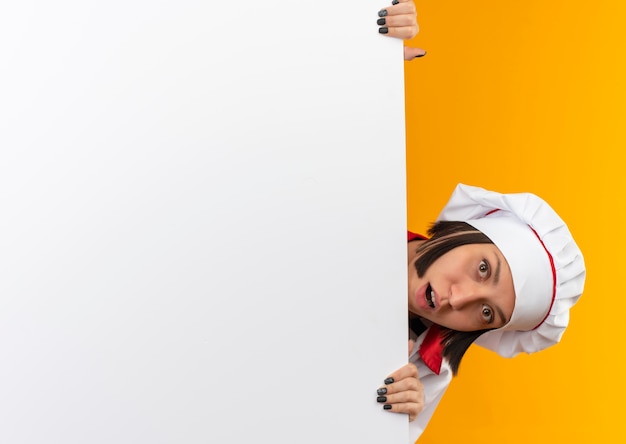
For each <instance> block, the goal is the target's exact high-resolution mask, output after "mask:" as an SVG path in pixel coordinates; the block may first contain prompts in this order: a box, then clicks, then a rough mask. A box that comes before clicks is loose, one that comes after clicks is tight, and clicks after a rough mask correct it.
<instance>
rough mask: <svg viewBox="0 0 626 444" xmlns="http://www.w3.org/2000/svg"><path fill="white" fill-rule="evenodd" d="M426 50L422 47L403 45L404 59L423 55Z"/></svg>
mask: <svg viewBox="0 0 626 444" xmlns="http://www.w3.org/2000/svg"><path fill="white" fill-rule="evenodd" d="M425 55H426V51H425V50H424V49H422V48H411V47H410V46H405V47H404V60H407V61H409V60H413V59H417V58H419V57H424V56H425Z"/></svg>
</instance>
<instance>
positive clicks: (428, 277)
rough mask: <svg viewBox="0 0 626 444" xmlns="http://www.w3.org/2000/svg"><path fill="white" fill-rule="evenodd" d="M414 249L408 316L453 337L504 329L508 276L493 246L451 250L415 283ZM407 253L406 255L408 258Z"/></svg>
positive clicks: (511, 293) (511, 296) (509, 301)
mask: <svg viewBox="0 0 626 444" xmlns="http://www.w3.org/2000/svg"><path fill="white" fill-rule="evenodd" d="M411 244H416V243H414V242H410V243H409V244H408V245H409V311H410V312H412V313H414V314H416V315H418V316H421V317H422V318H425V319H428V320H429V321H432V322H434V323H436V324H439V325H442V326H444V327H448V328H451V329H453V330H459V331H475V330H483V329H488V328H499V327H502V326H504V325H505V324H506V323H507V322H508V321H509V319H511V315H512V313H513V307H514V306H515V290H514V287H513V278H512V276H511V270H510V268H509V265H508V263H507V262H506V260H505V258H504V256H503V255H502V253H501V252H500V250H499V249H498V247H496V246H495V245H494V244H470V245H463V246H460V247H456V248H454V249H452V250H450V251H449V252H447V253H445V254H444V255H442V256H441V257H439V258H438V259H437V260H436V261H435V262H433V263H432V264H431V266H430V267H429V268H428V269H427V270H426V273H425V274H424V276H422V277H421V278H420V277H418V275H417V270H416V268H415V261H416V260H417V258H418V256H417V255H416V254H415V249H416V245H417V244H416V245H411ZM411 253H412V254H411Z"/></svg>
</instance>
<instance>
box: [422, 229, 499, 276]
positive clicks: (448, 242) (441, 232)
mask: <svg viewBox="0 0 626 444" xmlns="http://www.w3.org/2000/svg"><path fill="white" fill-rule="evenodd" d="M428 235H429V236H430V239H428V240H427V241H426V242H424V243H423V244H422V245H420V246H419V248H418V249H417V254H418V256H419V258H418V259H417V261H416V262H415V267H416V268H417V275H418V276H419V277H422V276H423V275H424V273H426V270H427V269H428V267H430V266H431V265H432V263H433V262H435V261H436V260H437V259H439V258H440V257H441V256H443V255H444V254H446V253H447V252H448V251H450V250H453V249H454V248H456V247H460V246H462V245H469V244H492V243H493V242H491V239H489V238H488V237H487V236H485V235H484V234H483V233H482V232H481V231H478V230H477V229H476V228H474V227H472V226H471V225H469V224H467V223H465V222H456V221H439V222H436V223H435V224H433V226H431V227H430V229H429V230H428Z"/></svg>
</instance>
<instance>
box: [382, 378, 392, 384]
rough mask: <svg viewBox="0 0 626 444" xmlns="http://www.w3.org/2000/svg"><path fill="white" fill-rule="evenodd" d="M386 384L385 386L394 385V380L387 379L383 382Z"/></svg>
mask: <svg viewBox="0 0 626 444" xmlns="http://www.w3.org/2000/svg"><path fill="white" fill-rule="evenodd" d="M383 382H384V383H385V385H387V384H393V378H387V379H385V380H384V381H383Z"/></svg>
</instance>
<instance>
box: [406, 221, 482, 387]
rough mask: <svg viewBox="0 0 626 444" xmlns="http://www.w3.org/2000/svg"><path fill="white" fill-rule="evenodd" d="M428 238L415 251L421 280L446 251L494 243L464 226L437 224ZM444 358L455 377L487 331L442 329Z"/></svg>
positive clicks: (445, 222) (440, 222)
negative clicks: (471, 347)
mask: <svg viewBox="0 0 626 444" xmlns="http://www.w3.org/2000/svg"><path fill="white" fill-rule="evenodd" d="M428 235H429V236H430V238H429V239H428V240H426V242H424V243H422V244H421V245H420V246H419V247H418V248H417V253H418V254H419V255H420V257H419V258H418V259H417V261H416V262H415V267H416V268H417V275H418V276H420V277H422V276H423V275H424V273H426V270H427V269H428V267H430V266H431V265H432V263H433V262H435V261H436V260H437V259H438V258H440V257H441V256H443V255H444V254H446V253H447V252H448V251H450V250H453V249H454V248H457V247H460V246H462V245H469V244H492V243H493V242H492V241H491V239H489V238H488V237H487V236H486V235H484V234H483V233H482V232H481V231H479V230H477V229H476V228H474V227H472V226H471V225H469V224H467V223H465V222H455V221H439V222H436V223H435V224H433V225H432V226H431V227H430V228H429V230H428ZM441 329H442V339H441V342H442V345H443V355H444V356H445V357H446V358H447V359H448V363H449V364H450V368H451V369H452V374H454V375H456V374H457V372H458V370H459V365H460V364H461V359H462V358H463V355H465V352H466V351H467V349H468V348H469V346H470V345H472V343H473V342H474V341H475V340H476V339H478V337H479V336H480V335H482V334H483V333H485V332H487V331H489V330H490V329H487V330H478V331H457V330H452V329H450V328H446V327H443V326H442V327H441Z"/></svg>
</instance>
